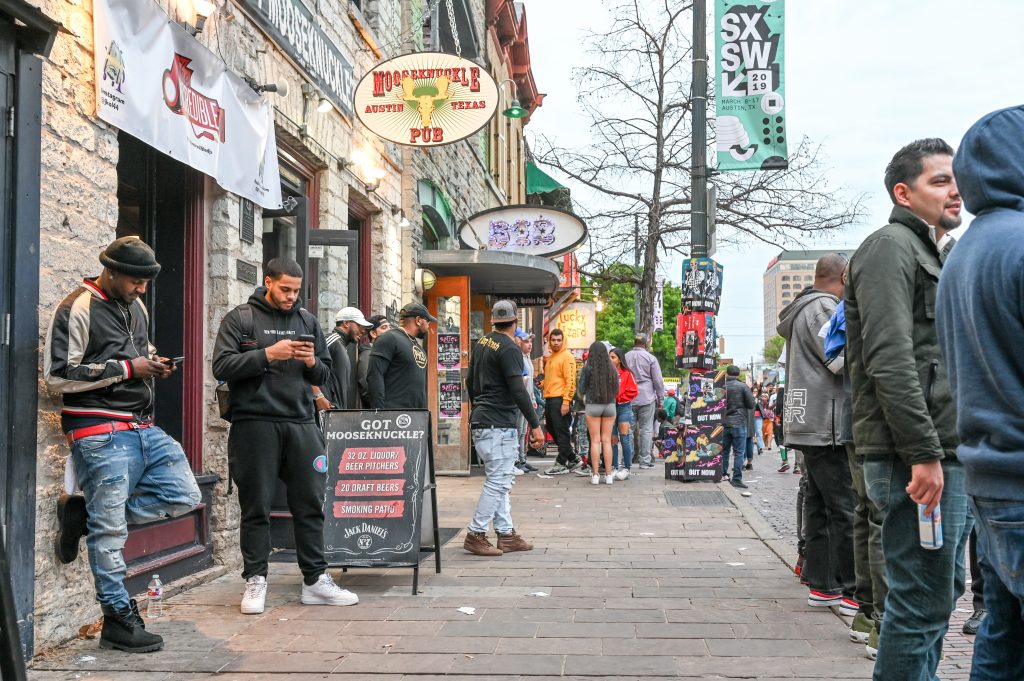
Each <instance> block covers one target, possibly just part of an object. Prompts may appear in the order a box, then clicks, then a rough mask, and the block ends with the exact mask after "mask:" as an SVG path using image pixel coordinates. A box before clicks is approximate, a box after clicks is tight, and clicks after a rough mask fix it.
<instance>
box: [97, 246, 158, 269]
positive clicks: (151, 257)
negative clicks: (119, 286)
mask: <svg viewBox="0 0 1024 681" xmlns="http://www.w3.org/2000/svg"><path fill="white" fill-rule="evenodd" d="M100 262H101V263H103V266H104V267H106V268H107V269H110V270H114V271H115V272H120V273H121V274H128V275H131V276H133V277H143V278H146V279H152V278H153V277H155V276H156V275H157V274H158V273H159V272H160V263H158V262H157V261H156V254H155V253H154V252H153V249H152V248H150V247H149V246H147V245H146V244H145V243H144V242H143V241H142V239H140V238H139V237H137V236H124V237H121V238H120V239H118V240H116V241H114V242H112V243H111V244H110V245H109V246H107V247H106V249H105V250H103V252H101V253H100Z"/></svg>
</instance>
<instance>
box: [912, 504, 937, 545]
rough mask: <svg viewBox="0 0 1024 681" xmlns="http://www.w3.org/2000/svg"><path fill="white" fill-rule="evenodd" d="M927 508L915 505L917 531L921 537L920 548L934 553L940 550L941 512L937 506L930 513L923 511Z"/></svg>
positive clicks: (922, 505)
mask: <svg viewBox="0 0 1024 681" xmlns="http://www.w3.org/2000/svg"><path fill="white" fill-rule="evenodd" d="M926 508H927V506H925V505H924V504H918V505H917V531H918V534H920V536H921V548H922V549H928V550H929V551H935V550H937V549H941V548H942V512H941V511H940V510H939V505H938V504H935V510H933V511H932V512H931V513H928V512H926V511H925V509H926Z"/></svg>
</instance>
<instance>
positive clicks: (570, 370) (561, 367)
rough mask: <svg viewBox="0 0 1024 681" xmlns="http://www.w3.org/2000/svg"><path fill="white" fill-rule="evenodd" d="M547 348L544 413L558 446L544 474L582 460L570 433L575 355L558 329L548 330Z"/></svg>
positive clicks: (569, 469)
mask: <svg viewBox="0 0 1024 681" xmlns="http://www.w3.org/2000/svg"><path fill="white" fill-rule="evenodd" d="M548 348H549V349H550V350H551V354H550V355H549V356H548V359H547V364H546V365H545V367H544V415H545V420H546V422H547V427H548V432H549V433H551V436H552V437H553V438H554V440H555V444H556V445H558V456H557V457H555V465H554V466H552V467H551V468H549V469H547V470H546V471H544V473H545V474H547V475H565V474H566V473H571V472H572V471H574V470H576V469H577V468H579V467H580V465H581V463H582V462H581V461H580V459H579V457H578V456H577V455H576V452H575V451H574V450H573V446H572V435H571V433H570V432H569V426H570V423H571V419H572V416H571V409H572V401H573V398H574V397H575V396H576V358H575V357H573V356H572V353H571V352H569V349H568V348H566V347H565V334H563V333H562V330H561V329H552V330H551V331H550V332H549V333H548Z"/></svg>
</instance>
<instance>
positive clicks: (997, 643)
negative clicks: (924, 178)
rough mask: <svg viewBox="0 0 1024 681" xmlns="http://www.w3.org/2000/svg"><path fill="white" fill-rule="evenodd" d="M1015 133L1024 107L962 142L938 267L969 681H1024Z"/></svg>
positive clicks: (1022, 252) (1021, 213)
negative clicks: (977, 569) (961, 223)
mask: <svg viewBox="0 0 1024 681" xmlns="http://www.w3.org/2000/svg"><path fill="white" fill-rule="evenodd" d="M1022 136H1024V107H1022V106H1017V107H1014V108H1010V109H1003V110H1002V111H996V112H994V113H991V114H989V115H987V116H985V117H984V118H982V119H981V120H980V121H978V122H977V123H976V124H975V125H974V127H972V128H971V129H970V130H969V131H968V132H967V134H966V135H965V136H964V139H963V142H962V143H961V146H960V151H959V152H958V153H957V155H956V158H955V160H954V161H953V171H954V174H955V176H956V181H957V185H958V186H959V187H960V193H961V196H962V197H963V201H964V205H965V206H966V207H967V210H969V211H970V212H971V213H973V214H974V215H976V216H977V217H976V218H975V220H974V222H973V224H972V225H971V228H970V229H969V230H968V231H967V233H966V234H965V235H964V236H963V237H962V238H961V239H960V241H959V242H958V243H957V246H956V248H955V249H953V252H952V253H951V254H950V256H949V259H948V260H947V261H946V264H945V267H944V271H943V273H942V278H941V280H940V284H939V292H938V299H937V303H936V304H937V310H938V318H937V325H938V330H939V337H940V340H941V342H942V349H943V352H944V353H945V357H946V361H947V363H948V366H949V379H950V382H951V384H952V388H953V396H954V399H955V400H956V406H957V413H958V420H957V433H958V434H959V436H960V446H959V447H958V448H957V456H958V458H959V459H960V461H961V463H962V465H963V468H964V473H965V487H966V491H967V494H968V495H969V497H970V504H971V509H972V511H973V513H974V518H975V522H976V523H977V525H976V527H977V533H978V538H979V539H980V542H979V547H978V548H979V556H978V557H979V562H980V564H981V572H982V575H983V576H984V581H985V590H984V592H985V593H984V597H985V606H986V609H987V610H988V616H987V617H986V618H985V619H984V620H982V623H981V629H980V631H979V632H978V638H977V640H976V641H975V644H974V660H973V663H972V669H971V680H972V681H985V680H988V679H1022V678H1024V656H1022V655H1021V646H1022V645H1024V410H1022V409H1021V398H1022V395H1024V352H1022V351H1021V348H1022V347H1024V311H1022V310H1024V240H1022V239H1021V236H1022V235H1024V173H1022V172H1021V170H1022V162H1021V159H1020V153H1019V151H1020V140H1021V138H1022Z"/></svg>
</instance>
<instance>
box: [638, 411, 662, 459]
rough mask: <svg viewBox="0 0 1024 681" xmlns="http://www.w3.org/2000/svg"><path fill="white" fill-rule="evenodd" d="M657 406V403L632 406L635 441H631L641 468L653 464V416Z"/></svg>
mask: <svg viewBox="0 0 1024 681" xmlns="http://www.w3.org/2000/svg"><path fill="white" fill-rule="evenodd" d="M657 405H658V403H657V402H651V403H650V404H641V405H636V404H634V405H633V416H634V417H635V418H636V440H634V441H633V447H634V450H635V451H636V454H637V455H638V456H639V457H640V464H641V465H643V466H650V465H652V464H653V463H654V461H653V459H652V458H651V449H652V448H653V447H654V416H655V412H656V411H657V410H656V407H657Z"/></svg>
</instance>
